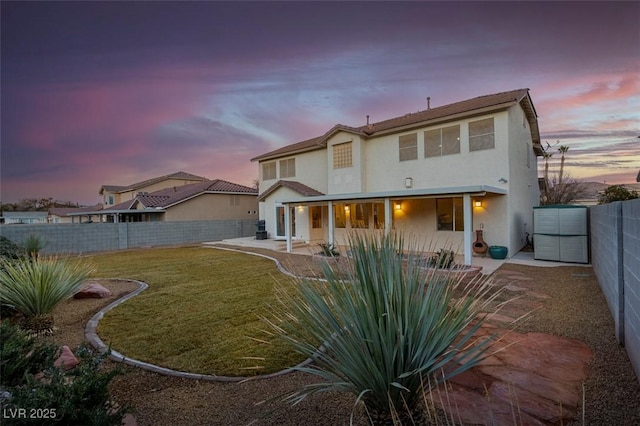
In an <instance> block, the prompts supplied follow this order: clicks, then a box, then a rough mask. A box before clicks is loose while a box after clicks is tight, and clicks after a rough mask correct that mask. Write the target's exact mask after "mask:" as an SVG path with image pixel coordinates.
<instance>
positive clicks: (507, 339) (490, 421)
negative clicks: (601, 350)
mask: <svg viewBox="0 0 640 426" xmlns="http://www.w3.org/2000/svg"><path fill="white" fill-rule="evenodd" d="M495 334H497V336H498V337H497V339H496V341H495V342H493V343H492V344H491V347H490V348H489V350H488V352H487V354H488V357H487V358H485V359H484V360H482V361H481V362H480V363H479V364H478V366H476V367H474V368H471V369H470V370H468V371H466V372H465V373H462V374H460V375H458V376H456V377H453V378H452V379H451V380H450V381H449V383H448V388H447V389H446V394H445V393H444V392H445V391H444V388H443V387H440V388H439V390H438V391H434V392H440V396H439V398H440V399H438V398H434V400H435V401H436V404H437V405H438V406H440V407H442V408H443V409H445V410H446V411H447V412H449V413H450V415H452V416H453V417H454V418H456V419H460V420H462V421H463V422H465V423H470V424H484V425H506V426H512V425H514V424H519V425H548V424H558V423H559V422H563V423H566V422H568V421H571V420H572V419H573V417H574V416H575V414H576V412H577V409H578V408H577V407H578V405H579V402H580V396H581V383H582V381H584V379H585V378H586V377H587V373H588V364H589V362H590V361H591V359H592V358H593V353H592V351H591V349H590V348H589V347H588V346H587V345H586V344H585V343H583V342H580V341H578V340H575V339H567V338H562V337H558V336H552V335H548V334H543V333H527V334H522V333H517V332H514V331H507V330H503V329H500V328H496V327H495V325H492V324H484V325H483V326H482V327H481V328H480V329H479V330H478V332H477V333H476V335H477V336H478V337H479V338H483V337H487V336H490V335H495ZM434 392H432V394H433V393H434Z"/></svg>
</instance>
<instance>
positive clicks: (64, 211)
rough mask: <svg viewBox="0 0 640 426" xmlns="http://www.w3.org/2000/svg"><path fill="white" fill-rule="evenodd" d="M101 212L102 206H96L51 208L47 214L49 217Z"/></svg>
mask: <svg viewBox="0 0 640 426" xmlns="http://www.w3.org/2000/svg"><path fill="white" fill-rule="evenodd" d="M98 210H102V204H96V205H95V206H88V207H53V208H50V209H49V214H50V215H51V216H60V217H62V216H67V215H68V214H70V213H84V212H94V211H98Z"/></svg>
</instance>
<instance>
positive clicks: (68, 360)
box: [53, 345, 80, 371]
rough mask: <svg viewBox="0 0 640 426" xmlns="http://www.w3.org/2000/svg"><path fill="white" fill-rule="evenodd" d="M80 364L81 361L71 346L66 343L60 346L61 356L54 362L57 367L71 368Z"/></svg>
mask: <svg viewBox="0 0 640 426" xmlns="http://www.w3.org/2000/svg"><path fill="white" fill-rule="evenodd" d="M78 364H80V361H79V360H78V358H76V356H75V355H74V354H73V352H72V351H71V349H69V346H67V345H64V346H63V347H62V348H60V356H58V358H57V359H56V360H55V361H54V362H53V365H55V366H56V367H61V368H62V369H63V370H65V371H66V370H71V369H72V368H73V367H75V366H76V365H78Z"/></svg>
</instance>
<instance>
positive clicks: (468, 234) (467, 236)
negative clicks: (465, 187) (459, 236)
mask: <svg viewBox="0 0 640 426" xmlns="http://www.w3.org/2000/svg"><path fill="white" fill-rule="evenodd" d="M462 214H463V217H464V264H465V265H471V257H472V248H471V244H472V232H473V229H472V228H473V220H472V217H471V216H472V214H473V210H472V208H471V195H470V194H469V193H465V194H464V195H463V196H462Z"/></svg>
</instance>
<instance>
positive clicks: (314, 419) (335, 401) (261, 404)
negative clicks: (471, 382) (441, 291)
mask: <svg viewBox="0 0 640 426" xmlns="http://www.w3.org/2000/svg"><path fill="white" fill-rule="evenodd" d="M252 250H253V251H256V252H262V253H264V254H267V255H269V256H272V257H277V258H278V259H279V260H280V261H281V262H282V264H283V265H284V266H285V267H287V269H290V270H294V271H296V272H303V273H305V274H313V273H317V272H318V271H319V268H318V265H317V264H314V263H310V259H311V258H310V257H309V256H301V255H293V254H286V253H276V252H271V251H261V250H259V249H252ZM509 271H516V272H520V273H523V274H525V275H526V276H528V277H531V278H533V281H529V282H528V285H529V286H530V287H531V288H532V289H535V291H537V292H540V293H545V294H548V295H549V296H551V297H550V298H549V299H546V300H545V301H544V306H543V307H542V309H539V310H537V311H535V312H534V313H533V314H532V315H531V316H530V317H529V318H528V319H527V320H526V321H524V322H522V323H521V324H519V325H518V326H517V328H516V330H517V331H520V332H528V331H538V332H544V333H549V334H554V335H558V336H564V337H570V338H575V339H579V340H582V341H584V342H586V343H587V344H588V345H589V346H590V347H591V349H592V350H593V352H594V360H593V363H592V366H591V373H590V375H589V377H588V379H587V381H586V382H585V384H584V392H585V394H584V395H585V397H584V399H585V412H584V423H583V421H582V413H579V414H578V416H577V419H576V421H575V422H573V423H571V425H580V424H585V425H629V426H631V425H639V424H640V382H639V380H638V378H637V377H636V375H635V373H634V371H633V369H632V367H631V364H630V362H629V359H628V357H627V355H626V353H625V351H624V349H623V348H620V347H619V346H618V345H617V343H616V340H615V336H614V333H613V320H612V318H611V315H610V314H609V311H608V308H607V305H606V302H605V299H604V297H603V295H602V293H601V291H600V288H599V286H598V283H597V280H596V278H595V276H594V274H593V270H592V269H591V268H590V267H575V266H559V267H554V268H539V267H531V266H522V265H515V264H504V265H503V266H502V267H501V268H500V269H499V270H498V271H497V272H498V274H501V275H504V274H505V273H508V272H509ZM125 278H126V277H125ZM101 283H102V284H103V285H105V286H106V287H108V288H110V289H111V290H112V292H113V293H114V295H113V297H112V298H109V299H84V300H71V301H68V302H66V303H64V304H63V305H62V306H61V307H60V308H58V309H57V310H56V312H55V321H56V326H57V327H58V331H57V332H56V334H55V335H54V336H53V338H54V339H55V341H56V342H58V343H60V344H66V345H69V346H71V347H76V346H77V345H79V344H80V343H81V342H82V341H83V339H84V337H83V336H84V326H85V324H86V322H87V321H88V320H89V318H90V317H91V316H92V315H93V314H94V313H95V312H96V311H97V310H98V309H100V307H101V306H105V305H107V304H108V303H110V302H111V300H114V299H117V298H119V297H121V296H122V295H124V294H126V293H128V292H130V291H131V290H133V289H134V288H135V285H134V284H132V283H129V282H126V281H117V280H105V281H102V282H101ZM114 364H115V363H114ZM123 370H124V372H125V374H123V375H121V376H119V377H118V378H116V379H115V380H114V381H113V383H112V389H111V391H112V395H113V397H114V399H115V400H116V401H118V402H120V403H122V404H128V405H131V406H133V407H134V409H135V411H134V415H135V417H136V419H137V422H138V425H141V426H145V425H247V424H250V423H252V424H257V425H301V424H304V425H306V426H313V425H342V424H348V423H349V420H350V416H351V414H352V409H353V406H354V397H352V396H350V395H342V394H334V393H326V394H322V395H316V396H313V397H310V398H308V399H307V400H305V401H304V402H302V403H300V404H298V405H297V406H294V407H291V406H288V405H286V404H285V403H284V402H281V396H283V395H286V394H288V393H290V392H292V391H293V390H295V389H296V388H298V387H300V386H302V385H304V384H307V383H311V382H313V381H314V380H315V379H314V378H313V377H310V376H308V375H305V374H302V373H291V374H287V375H284V376H280V377H276V378H271V379H257V380H250V381H247V382H244V383H217V382H205V381H198V380H188V379H179V378H174V377H167V376H162V375H159V374H156V373H151V372H147V371H144V370H140V369H136V368H133V367H129V366H123ZM354 419H355V421H354V423H355V424H357V425H359V424H366V420H365V416H364V414H363V413H362V411H361V410H356V412H355V413H354Z"/></svg>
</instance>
